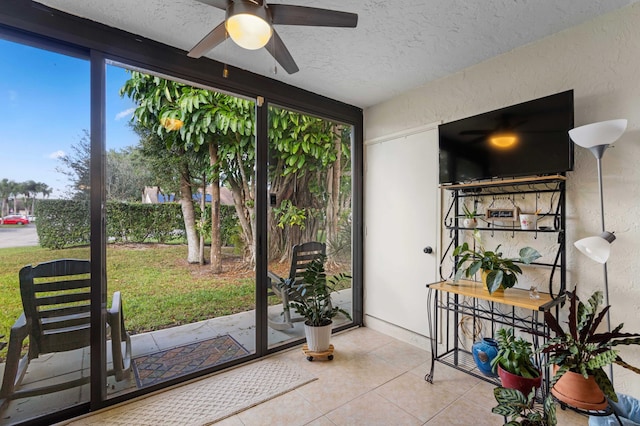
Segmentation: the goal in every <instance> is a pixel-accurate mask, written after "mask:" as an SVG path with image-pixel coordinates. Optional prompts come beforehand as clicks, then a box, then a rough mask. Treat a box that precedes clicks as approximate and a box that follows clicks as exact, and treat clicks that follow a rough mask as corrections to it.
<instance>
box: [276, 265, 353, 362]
mask: <svg viewBox="0 0 640 426" xmlns="http://www.w3.org/2000/svg"><path fill="white" fill-rule="evenodd" d="M325 259H326V257H325V256H321V257H319V258H316V259H314V260H313V261H311V262H310V263H309V265H308V266H307V269H306V270H305V271H304V273H303V276H302V279H301V280H300V279H298V280H296V279H292V278H288V279H285V280H283V282H282V288H283V289H284V291H286V292H287V294H288V296H289V307H290V308H292V309H294V310H295V312H297V313H298V314H299V315H301V316H302V317H303V318H304V319H305V322H304V331H305V337H306V338H307V345H308V349H309V351H311V352H325V351H327V350H328V349H329V341H330V340H331V324H332V323H333V318H334V317H335V316H336V315H338V314H339V313H341V314H343V315H345V316H346V317H347V318H349V319H351V315H349V312H347V311H345V310H344V309H342V308H340V307H338V306H333V305H332V304H331V293H333V292H334V291H335V288H336V285H338V283H340V282H341V281H343V280H345V279H349V278H351V277H350V276H349V275H346V274H343V273H340V274H337V275H334V276H332V277H329V278H327V274H326V273H325V269H324V262H325Z"/></svg>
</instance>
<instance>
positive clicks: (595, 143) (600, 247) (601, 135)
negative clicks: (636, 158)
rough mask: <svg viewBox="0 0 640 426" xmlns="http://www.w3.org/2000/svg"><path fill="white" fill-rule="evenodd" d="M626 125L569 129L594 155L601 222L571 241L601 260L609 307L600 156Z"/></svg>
mask: <svg viewBox="0 0 640 426" xmlns="http://www.w3.org/2000/svg"><path fill="white" fill-rule="evenodd" d="M626 128H627V120H625V119H618V120H608V121H601V122H599V123H592V124H587V125H585V126H581V127H576V128H574V129H571V130H569V136H570V137H571V139H572V140H573V141H574V142H575V143H576V144H577V145H580V146H581V147H583V148H587V149H589V150H590V151H591V153H593V155H594V156H595V157H596V162H597V165H598V185H599V190H600V191H599V192H600V223H601V233H600V235H598V236H594V237H587V238H583V239H581V240H578V241H576V242H575V243H574V245H575V246H576V248H577V249H578V250H580V252H582V253H584V254H585V255H586V256H588V257H589V258H591V259H593V260H595V261H596V262H599V263H602V265H603V270H604V298H605V304H606V305H607V306H609V276H608V275H609V274H608V273H607V260H608V259H609V253H610V249H611V247H610V246H611V243H612V242H613V241H614V240H615V239H616V237H615V235H613V233H612V232H609V231H607V229H606V228H605V225H604V197H603V192H602V156H603V155H604V152H605V150H606V149H607V148H609V146H611V144H612V143H614V142H615V141H617V140H618V139H619V138H620V136H622V134H623V133H624V131H625V130H626ZM607 331H611V317H610V315H609V311H607ZM609 372H610V376H611V380H612V381H613V366H610V371H609Z"/></svg>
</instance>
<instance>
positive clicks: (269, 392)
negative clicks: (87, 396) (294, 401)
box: [68, 360, 317, 426]
mask: <svg viewBox="0 0 640 426" xmlns="http://www.w3.org/2000/svg"><path fill="white" fill-rule="evenodd" d="M316 379H317V378H316V377H314V376H312V375H311V374H310V373H308V372H307V371H305V370H303V369H301V368H299V367H296V366H292V365H291V364H290V363H285V362H282V361H279V360H263V361H259V362H256V363H255V364H251V365H247V366H244V367H239V368H236V369H234V370H231V371H228V372H225V373H222V374H218V375H215V376H211V377H208V378H206V379H202V380H199V381H197V382H193V383H190V384H187V385H184V386H179V387H176V388H173V389H171V390H168V391H166V392H162V393H159V394H155V395H152V396H149V397H147V398H144V399H141V400H137V401H134V402H130V403H127V404H122V405H120V406H118V407H115V408H108V409H105V410H103V411H100V412H98V413H94V414H89V415H86V416H82V417H80V418H78V419H76V420H74V421H71V422H69V423H68V424H69V425H76V426H87V425H100V426H130V425H137V426H147V425H148V426H157V425H163V426H167V425H176V426H178V425H180V426H183V425H190V426H191V425H193V426H195V425H197V426H201V425H209V424H212V423H215V422H218V421H220V420H222V419H225V418H227V417H229V416H232V415H234V414H237V413H239V412H240V411H243V410H246V409H247V408H251V407H253V406H255V405H258V404H260V403H262V402H265V401H268V400H270V399H273V398H275V397H277V396H280V395H282V394H285V393H287V392H289V391H292V390H294V389H296V388H298V387H300V386H302V385H305V384H307V383H309V382H312V381H313V380H316ZM283 409H286V407H283Z"/></svg>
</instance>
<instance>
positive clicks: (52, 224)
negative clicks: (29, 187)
mask: <svg viewBox="0 0 640 426" xmlns="http://www.w3.org/2000/svg"><path fill="white" fill-rule="evenodd" d="M89 213H90V211H89V201H75V200H39V201H38V202H37V203H36V207H35V216H36V217H37V218H38V220H37V221H36V230H37V232H38V239H39V240H40V246H42V247H45V248H51V249H61V248H65V247H71V246H77V245H86V244H89V241H90V238H91V227H90V224H89Z"/></svg>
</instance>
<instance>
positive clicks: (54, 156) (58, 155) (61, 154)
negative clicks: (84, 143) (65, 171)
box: [49, 149, 67, 160]
mask: <svg viewBox="0 0 640 426" xmlns="http://www.w3.org/2000/svg"><path fill="white" fill-rule="evenodd" d="M65 155H67V153H66V152H64V151H63V150H61V149H60V150H58V151H54V152H52V153H51V154H49V158H51V159H53V160H57V159H58V158H62V157H64V156H65Z"/></svg>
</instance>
